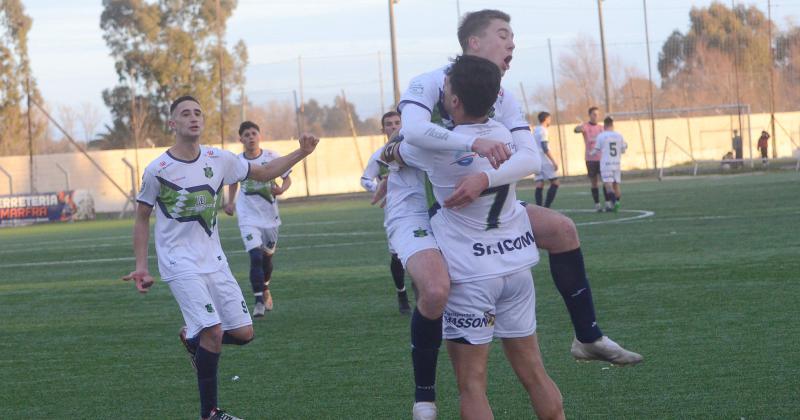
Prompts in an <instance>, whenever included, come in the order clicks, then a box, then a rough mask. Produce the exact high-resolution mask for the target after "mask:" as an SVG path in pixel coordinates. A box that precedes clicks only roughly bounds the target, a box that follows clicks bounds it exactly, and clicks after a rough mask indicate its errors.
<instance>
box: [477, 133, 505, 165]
mask: <svg viewBox="0 0 800 420" xmlns="http://www.w3.org/2000/svg"><path fill="white" fill-rule="evenodd" d="M472 151H473V152H475V153H477V154H479V155H481V156H483V157H485V158H486V159H489V163H491V164H492V167H493V168H495V169H497V168H499V167H500V164H502V163H503V162H505V161H507V160H508V157H509V156H511V151H510V150H508V147H507V146H506V144H505V143H503V142H499V141H494V140H489V139H484V138H477V139H475V142H473V143H472Z"/></svg>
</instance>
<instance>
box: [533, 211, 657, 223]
mask: <svg viewBox="0 0 800 420" xmlns="http://www.w3.org/2000/svg"><path fill="white" fill-rule="evenodd" d="M561 212H563V213H595V212H597V210H594V209H562V210H561ZM619 212H620V213H632V214H635V216H630V217H621V218H619V219H611V220H598V221H596V222H580V223H575V226H591V225H605V224H610V223H623V222H630V221H632V220H639V219H644V218H647V217H652V216H654V215H655V214H656V212H654V211H650V210H619ZM534 222H535V221H534Z"/></svg>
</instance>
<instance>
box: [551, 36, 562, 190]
mask: <svg viewBox="0 0 800 420" xmlns="http://www.w3.org/2000/svg"><path fill="white" fill-rule="evenodd" d="M547 52H548V54H549V55H550V79H551V80H552V82H553V105H554V106H555V109H553V111H554V113H555V117H556V124H555V125H556V130H557V132H558V151H559V152H560V154H561V170H562V171H563V173H564V175H567V165H566V162H567V161H566V160H565V159H566V158H565V156H564V155H565V153H564V146H565V145H564V141H563V140H562V139H561V119H560V118H559V116H558V90H557V89H556V71H555V65H554V64H553V46H552V45H551V44H550V38H547Z"/></svg>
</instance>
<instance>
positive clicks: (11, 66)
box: [0, 0, 46, 155]
mask: <svg viewBox="0 0 800 420" xmlns="http://www.w3.org/2000/svg"><path fill="white" fill-rule="evenodd" d="M32 24H33V21H32V20H31V18H30V17H29V16H28V15H26V14H25V7H24V6H23V5H22V2H21V1H20V0H0V154H3V155H8V154H23V153H25V152H27V151H28V141H27V139H28V131H27V130H28V125H27V124H28V122H27V118H26V115H25V114H26V111H27V109H26V108H25V105H24V103H25V102H26V97H25V96H26V83H29V84H30V92H31V97H32V98H33V99H34V100H36V101H37V102H38V103H40V104H41V103H42V100H41V95H40V94H39V90H38V89H37V87H36V80H35V79H34V78H33V75H32V74H31V68H30V61H29V58H28V32H29V31H30V29H31V25H32ZM32 123H33V132H34V136H35V137H37V138H39V137H42V136H43V135H46V124H42V123H41V121H40V120H34V121H32Z"/></svg>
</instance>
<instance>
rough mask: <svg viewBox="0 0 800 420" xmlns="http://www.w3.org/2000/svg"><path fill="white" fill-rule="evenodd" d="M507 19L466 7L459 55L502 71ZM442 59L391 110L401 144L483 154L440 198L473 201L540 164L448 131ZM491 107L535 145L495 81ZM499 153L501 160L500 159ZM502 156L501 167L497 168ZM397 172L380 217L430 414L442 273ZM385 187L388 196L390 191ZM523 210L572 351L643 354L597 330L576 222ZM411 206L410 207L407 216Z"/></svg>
mask: <svg viewBox="0 0 800 420" xmlns="http://www.w3.org/2000/svg"><path fill="white" fill-rule="evenodd" d="M510 20H511V18H510V17H509V16H508V15H507V14H505V13H503V12H500V11H497V10H482V11H479V12H474V13H469V14H467V15H466V16H465V17H464V19H463V20H462V22H461V25H460V26H459V29H458V38H459V43H460V44H461V47H462V49H463V52H464V55H474V56H478V57H482V58H486V59H488V60H490V61H492V62H493V63H495V64H496V65H497V66H498V67H499V68H500V72H501V74H502V73H504V72H505V71H506V70H508V69H509V68H510V62H511V59H512V57H513V52H514V47H515V45H514V40H513V31H512V30H511V26H510V24H509V22H510ZM446 68H447V66H445V67H443V68H439V69H437V70H434V71H432V72H430V73H425V74H422V75H420V76H418V77H416V78H414V79H413V80H412V81H411V83H410V85H409V88H408V90H407V91H406V92H405V94H404V95H403V97H402V99H401V101H400V104H398V109H399V110H400V112H401V117H402V124H403V128H402V131H403V136H404V138H405V140H404V141H406V142H408V143H409V144H411V145H414V146H417V147H421V148H425V149H429V150H430V149H432V150H450V151H451V152H453V151H459V150H460V151H463V152H469V151H473V152H476V153H479V154H480V155H482V156H486V157H487V159H489V162H490V163H491V164H492V166H494V167H496V168H497V169H493V170H491V171H485V172H482V173H478V174H472V175H469V176H467V177H465V178H464V179H462V180H461V181H460V182H459V183H458V186H457V188H456V189H455V191H454V192H453V195H452V196H451V197H450V198H449V199H447V200H445V202H444V203H442V204H443V205H444V206H445V207H454V208H457V207H461V206H464V205H467V204H469V203H470V202H471V201H474V200H475V199H476V198H477V197H478V196H479V195H480V194H481V193H482V192H483V191H485V190H487V189H489V188H493V187H496V186H500V185H506V184H508V183H509V182H511V181H512V180H516V179H519V178H520V177H521V176H524V175H520V174H526V173H529V171H530V170H531V169H532V168H533V169H534V170H536V169H537V168H538V167H540V163H538V161H539V159H538V155H536V158H535V159H536V162H537V163H536V164H535V165H533V166H531V165H530V163H529V161H527V159H526V158H525V157H522V156H523V155H524V153H519V152H518V153H515V154H514V155H512V156H511V158H510V159H508V151H507V149H506V147H505V145H504V144H503V143H501V142H496V141H493V140H491V139H489V138H485V137H483V136H475V135H469V134H465V133H455V132H451V131H449V130H448V129H447V128H446V127H452V122H451V121H450V117H449V115H447V112H446V110H444V108H443V106H442V105H441V101H440V99H441V95H442V89H443V86H444V72H445V70H446ZM492 112H493V115H494V116H493V118H494V119H495V120H496V121H498V122H500V123H501V124H503V125H504V126H505V127H506V128H508V129H509V130H510V131H511V134H512V137H514V141H515V143H517V144H520V143H522V142H527V143H529V144H534V140H533V136H532V135H531V132H530V127H529V126H528V123H527V121H526V120H525V117H524V114H523V113H522V111H521V109H520V107H519V104H518V103H517V102H516V100H515V99H514V97H513V95H512V94H511V92H510V91H508V90H504V89H502V88H501V90H500V93H499V94H498V97H497V101H496V102H495V104H494V110H493V111H492ZM439 124H441V125H439ZM443 126H444V127H443ZM534 154H536V153H534ZM506 159H508V161H507V162H505V163H503V162H504V161H506ZM501 163H503V164H502V166H499V167H498V165H500V164H501ZM404 171H405V172H404ZM404 171H398V172H397V174H402V176H399V177H398V178H403V179H402V182H400V181H401V179H397V181H398V182H396V183H395V182H393V179H396V178H394V177H395V175H396V173H395V172H392V173H391V174H390V175H389V180H388V181H389V182H388V184H387V186H388V193H387V207H390V206H391V204H390V201H393V202H395V203H399V204H398V206H400V208H398V209H395V208H390V209H388V210H387V212H390V213H393V214H396V217H393V218H391V219H387V233H389V235H390V240H391V242H392V246H393V247H394V249H395V250H396V251H397V252H398V255H399V256H400V259H401V261H403V262H404V266H405V268H406V270H407V271H408V273H409V274H410V275H411V277H412V278H413V279H414V283H415V285H416V286H417V289H418V291H419V295H418V296H417V307H416V308H415V311H414V313H413V315H412V319H411V343H412V361H413V365H414V381H415V386H416V391H415V401H416V402H415V404H414V416H415V418H418V419H430V418H436V406H435V403H434V402H435V399H436V393H435V379H436V362H437V359H438V351H439V347H440V344H441V340H442V333H441V331H442V312H443V310H444V307H445V303H446V301H447V296H448V293H449V278H448V274H447V269H446V266H445V264H444V261H443V259H442V256H441V254H440V253H439V251H438V250H437V249H436V241H435V240H433V238H431V235H424V236H422V235H420V236H416V233H417V232H419V233H423V232H428V231H430V229H429V226H428V227H426V225H425V220H424V218H421V217H419V216H420V215H424V213H425V208H424V207H423V208H422V209H420V208H419V205H420V203H424V202H425V200H424V197H425V188H424V183H423V182H424V179H423V177H422V176H416V177H415V176H414V175H412V174H411V173H412V172H413V171H415V170H414V169H411V168H406V169H405V170H404ZM416 172H419V171H416ZM415 179H416V181H415ZM393 189H394V190H395V192H393ZM392 196H394V200H390V198H391V197H392ZM423 206H424V204H423ZM527 213H528V217H529V218H530V219H531V220H532V221H533V222H532V223H531V224H532V226H533V229H534V232H533V233H534V236H535V237H536V241H537V245H538V246H539V247H540V248H543V249H546V250H547V251H548V252H549V253H550V257H549V258H550V271H551V274H552V276H553V281H554V282H555V284H556V288H557V289H558V291H559V293H560V294H561V296H562V298H563V299H564V303H565V304H566V306H567V309H568V311H569V313H570V318H571V320H572V324H573V327H574V329H575V339H574V340H573V342H572V348H571V350H570V351H571V353H572V355H573V356H574V357H575V358H577V359H581V360H605V361H610V362H612V363H616V364H635V363H638V362H639V361H641V360H642V357H641V356H640V355H638V354H636V353H633V352H629V351H627V350H625V349H623V348H622V347H621V346H619V345H618V344H616V343H615V342H614V341H612V340H611V339H609V338H608V337H606V336H604V335H603V333H602V332H601V330H600V327H599V325H598V323H597V320H596V316H595V311H594V302H593V299H592V294H591V288H590V287H589V281H588V278H587V277H586V271H585V267H584V262H583V253H582V251H581V248H580V240H579V238H578V233H577V229H576V227H575V224H574V223H573V222H572V221H571V220H570V219H569V218H568V217H566V216H564V215H562V214H560V213H558V212H555V211H552V210H549V209H546V208H542V207H538V206H533V205H529V206H527ZM409 215H414V216H413V217H405V216H409ZM412 237H413V238H414V240H412V239H411V238H412ZM420 239H425V240H426V241H428V243H423V242H425V241H422V240H420Z"/></svg>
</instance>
